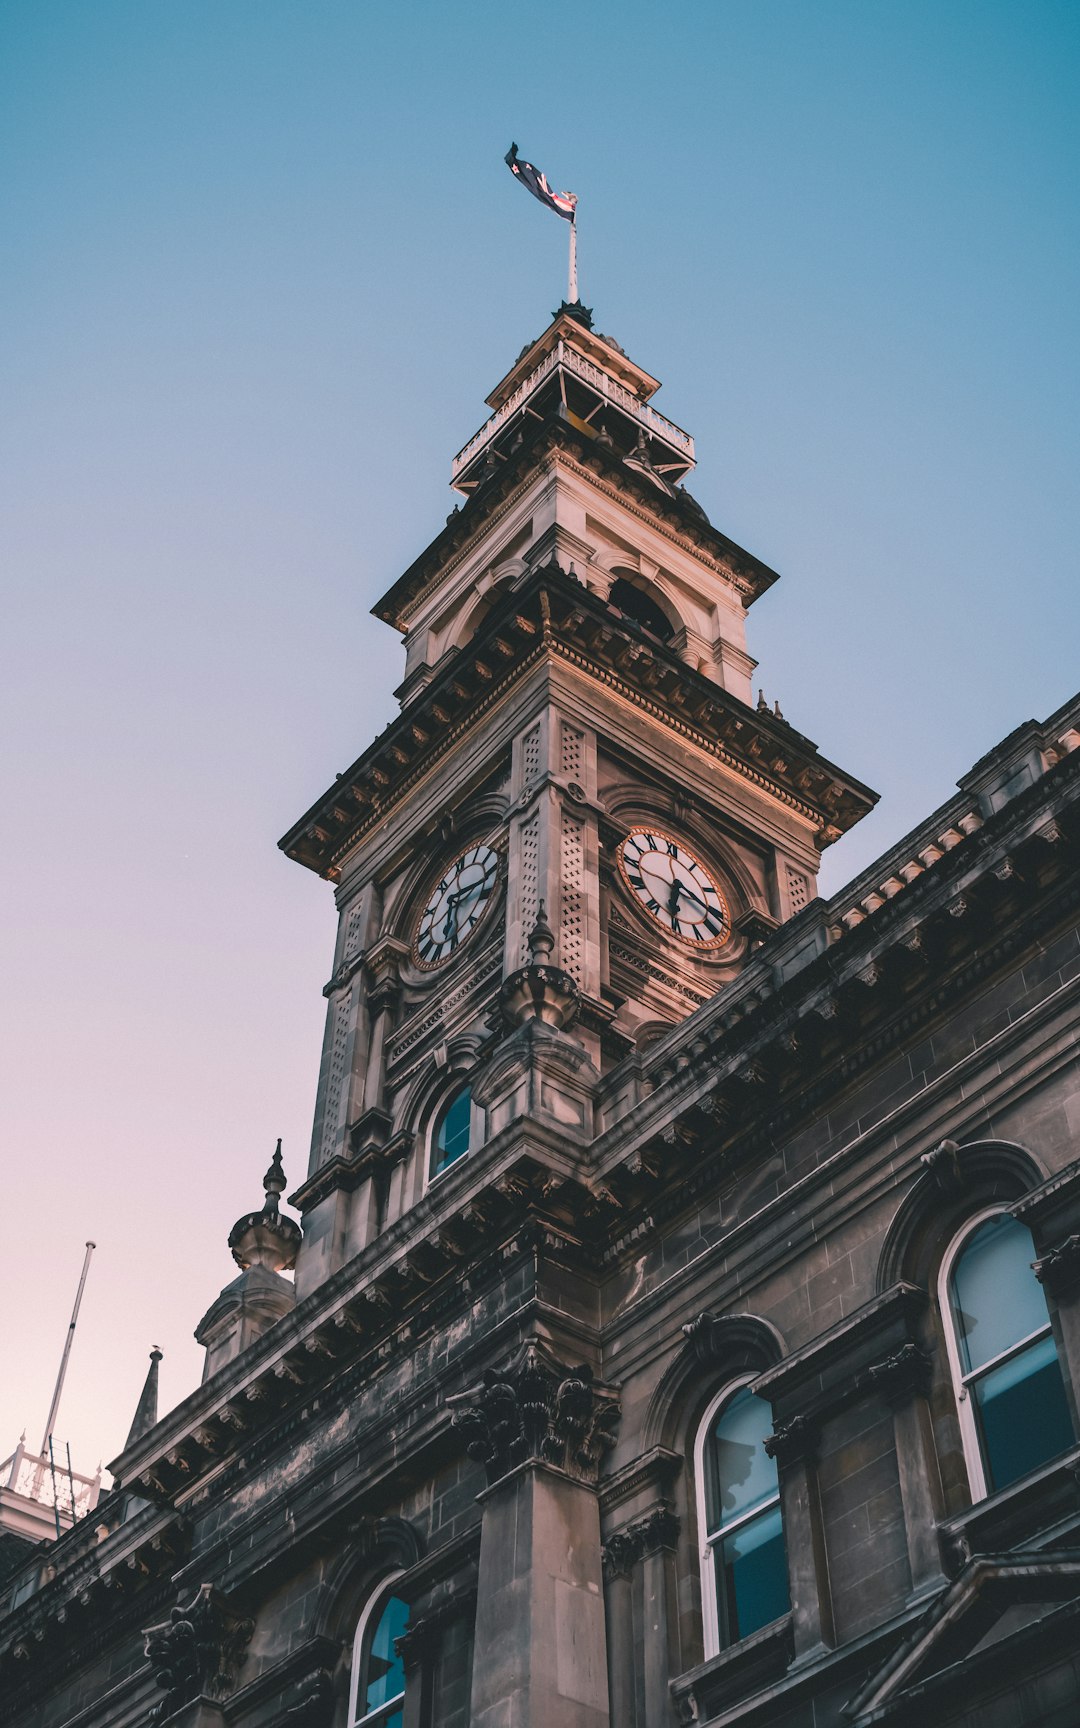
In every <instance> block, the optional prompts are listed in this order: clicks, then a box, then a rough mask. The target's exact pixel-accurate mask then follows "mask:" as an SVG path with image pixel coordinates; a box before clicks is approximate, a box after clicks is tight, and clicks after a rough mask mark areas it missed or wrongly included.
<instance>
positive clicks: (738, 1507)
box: [705, 1386, 776, 1532]
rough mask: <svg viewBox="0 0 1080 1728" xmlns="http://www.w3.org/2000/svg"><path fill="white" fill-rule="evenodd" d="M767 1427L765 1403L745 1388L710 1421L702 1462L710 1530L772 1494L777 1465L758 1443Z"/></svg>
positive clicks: (768, 1421)
mask: <svg viewBox="0 0 1080 1728" xmlns="http://www.w3.org/2000/svg"><path fill="white" fill-rule="evenodd" d="M771 1427H772V1423H771V1420H770V1416H769V1407H768V1405H767V1404H765V1403H764V1402H763V1401H762V1399H760V1398H755V1397H754V1394H753V1393H752V1392H751V1391H750V1389H749V1387H748V1386H744V1387H743V1388H742V1391H741V1392H736V1394H735V1396H734V1398H732V1399H731V1401H730V1402H729V1403H727V1404H725V1405H724V1408H723V1409H722V1410H721V1412H720V1414H719V1416H718V1417H717V1418H716V1420H715V1422H714V1423H713V1430H712V1434H711V1436H710V1438H709V1443H708V1445H707V1447H706V1460H705V1493H706V1501H707V1506H708V1518H709V1530H710V1532H711V1531H713V1530H717V1529H719V1528H720V1526H721V1525H723V1524H730V1523H731V1521H732V1519H733V1518H739V1517H741V1516H742V1514H743V1513H744V1512H749V1511H751V1510H752V1509H753V1507H755V1506H759V1505H760V1504H761V1502H762V1501H763V1500H771V1499H772V1497H773V1495H774V1494H775V1493H776V1465H775V1463H774V1462H773V1460H772V1459H771V1458H770V1457H769V1454H768V1453H767V1452H766V1450H765V1448H764V1446H763V1445H762V1441H763V1440H764V1439H765V1436H766V1434H768V1433H769V1432H770V1430H771Z"/></svg>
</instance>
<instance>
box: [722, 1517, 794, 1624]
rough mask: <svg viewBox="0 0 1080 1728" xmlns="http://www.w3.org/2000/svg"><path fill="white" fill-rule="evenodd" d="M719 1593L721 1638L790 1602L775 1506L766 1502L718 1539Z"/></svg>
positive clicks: (774, 1617) (780, 1610) (776, 1613)
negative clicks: (754, 1515) (764, 1508)
mask: <svg viewBox="0 0 1080 1728" xmlns="http://www.w3.org/2000/svg"><path fill="white" fill-rule="evenodd" d="M716 1560H717V1580H716V1583H717V1595H718V1597H719V1599H720V1602H721V1603H722V1604H723V1619H724V1636H725V1642H727V1643H729V1644H734V1643H735V1642H736V1640H737V1639H739V1638H748V1637H749V1636H750V1634H751V1632H756V1631H757V1630H758V1628H759V1626H767V1625H768V1624H769V1622H770V1620H778V1619H779V1618H780V1615H781V1614H786V1613H787V1611H788V1609H789V1607H790V1606H791V1603H790V1599H789V1596H788V1577H787V1561H786V1559H785V1557H784V1533H783V1528H782V1526H781V1522H780V1508H779V1506H770V1507H769V1509H768V1510H767V1511H765V1512H762V1513H761V1515H760V1516H759V1517H757V1518H751V1519H750V1521H749V1522H748V1523H746V1524H743V1525H741V1526H740V1528H739V1529H738V1530H736V1531H735V1532H734V1533H733V1534H732V1535H731V1536H727V1537H725V1538H724V1540H723V1541H722V1542H721V1543H719V1544H718V1547H717V1551H716Z"/></svg>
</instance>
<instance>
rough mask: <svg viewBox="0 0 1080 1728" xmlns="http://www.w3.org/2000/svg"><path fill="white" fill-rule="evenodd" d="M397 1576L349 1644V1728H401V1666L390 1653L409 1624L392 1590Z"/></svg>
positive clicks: (372, 1605)
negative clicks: (350, 1661) (351, 1648)
mask: <svg viewBox="0 0 1080 1728" xmlns="http://www.w3.org/2000/svg"><path fill="white" fill-rule="evenodd" d="M400 1577H401V1573H400V1572H395V1573H394V1574H393V1576H392V1577H391V1578H390V1579H388V1580H386V1581H384V1583H383V1587H382V1589H381V1590H380V1591H379V1593H378V1595H376V1596H373V1597H372V1598H371V1600H370V1602H369V1603H368V1605H367V1607H366V1608H365V1609H364V1612H363V1613H362V1614H361V1616H360V1623H359V1625H358V1626H357V1628H356V1637H355V1638H354V1640H353V1655H352V1678H351V1682H350V1686H349V1728H402V1722H403V1721H404V1710H405V1666H404V1664H403V1662H402V1660H401V1657H400V1656H399V1655H398V1654H397V1651H396V1650H395V1649H394V1643H395V1640H396V1639H398V1638H400V1637H401V1635H402V1633H403V1632H404V1631H405V1629H406V1627H407V1626H408V1623H409V1605H408V1603H407V1602H404V1601H402V1599H401V1597H400V1596H395V1595H394V1593H393V1589H392V1586H393V1584H394V1583H395V1582H396V1581H397V1579H398V1578H400Z"/></svg>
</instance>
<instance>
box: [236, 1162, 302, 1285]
mask: <svg viewBox="0 0 1080 1728" xmlns="http://www.w3.org/2000/svg"><path fill="white" fill-rule="evenodd" d="M285 1187H286V1182H285V1171H284V1169H283V1168H282V1163H281V1141H280V1140H279V1141H278V1143H277V1146H276V1147H275V1149H274V1156H273V1158H272V1159H271V1160H270V1168H269V1170H268V1171H267V1172H266V1175H265V1176H264V1177H263V1188H264V1190H265V1192H266V1200H265V1202H264V1204H263V1209H262V1211H261V1212H248V1213H247V1214H246V1215H245V1216H244V1217H243V1218H238V1219H237V1221H236V1223H235V1224H234V1225H233V1227H232V1229H231V1230H230V1232H229V1247H230V1249H231V1250H232V1257H233V1259H234V1260H235V1261H236V1264H237V1265H238V1266H239V1267H240V1269H241V1270H242V1271H245V1272H246V1271H247V1269H248V1267H249V1266H263V1267H265V1268H266V1269H267V1271H269V1272H287V1271H288V1270H289V1269H290V1267H292V1266H294V1265H295V1264H296V1251H297V1249H298V1248H299V1246H300V1243H301V1241H302V1240H303V1235H304V1233H303V1231H302V1230H301V1228H300V1226H299V1224H297V1223H295V1222H294V1221H293V1219H291V1218H284V1217H282V1215H281V1213H280V1211H279V1210H278V1207H279V1202H280V1199H281V1196H282V1194H284V1192H285Z"/></svg>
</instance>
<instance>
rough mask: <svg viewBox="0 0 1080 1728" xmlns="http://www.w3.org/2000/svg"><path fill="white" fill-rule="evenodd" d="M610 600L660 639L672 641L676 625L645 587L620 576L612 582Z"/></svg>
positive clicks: (636, 622)
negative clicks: (638, 586) (635, 584)
mask: <svg viewBox="0 0 1080 1728" xmlns="http://www.w3.org/2000/svg"><path fill="white" fill-rule="evenodd" d="M608 601H609V603H610V604H611V605H612V606H615V607H617V608H618V610H619V611H620V612H621V613H622V615H623V617H624V618H629V619H630V620H631V622H632V623H634V624H639V625H640V626H641V628H642V629H643V630H647V631H648V632H649V634H650V636H655V637H656V638H657V640H658V641H660V642H670V641H671V638H672V637H673V636H674V634H675V626H674V624H672V622H671V619H670V618H669V617H668V615H667V613H666V612H665V611H664V610H663V608H662V607H661V606H658V605H657V603H656V601H655V600H654V599H653V597H652V595H651V594H647V593H646V592H645V590H644V589H643V588H635V587H634V584H633V583H632V582H628V581H627V580H626V577H625V576H620V577H619V578H618V579H617V581H615V582H613V583H612V585H611V593H610V594H609V595H608Z"/></svg>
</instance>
